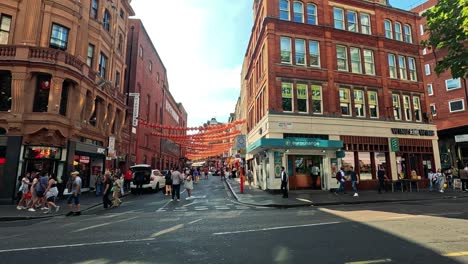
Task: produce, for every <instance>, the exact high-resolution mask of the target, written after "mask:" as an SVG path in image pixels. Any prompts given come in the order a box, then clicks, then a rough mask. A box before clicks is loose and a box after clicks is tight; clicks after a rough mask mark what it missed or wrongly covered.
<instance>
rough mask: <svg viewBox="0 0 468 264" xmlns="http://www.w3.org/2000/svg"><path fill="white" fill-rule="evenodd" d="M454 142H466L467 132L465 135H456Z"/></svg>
mask: <svg viewBox="0 0 468 264" xmlns="http://www.w3.org/2000/svg"><path fill="white" fill-rule="evenodd" d="M455 142H468V134H465V135H456V136H455Z"/></svg>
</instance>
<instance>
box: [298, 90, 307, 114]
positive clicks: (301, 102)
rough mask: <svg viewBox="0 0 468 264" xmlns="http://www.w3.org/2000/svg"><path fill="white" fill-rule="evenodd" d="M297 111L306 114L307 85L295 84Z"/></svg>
mask: <svg viewBox="0 0 468 264" xmlns="http://www.w3.org/2000/svg"><path fill="white" fill-rule="evenodd" d="M297 110H298V111H299V112H302V113H307V112H308V111H307V85H306V84H297Z"/></svg>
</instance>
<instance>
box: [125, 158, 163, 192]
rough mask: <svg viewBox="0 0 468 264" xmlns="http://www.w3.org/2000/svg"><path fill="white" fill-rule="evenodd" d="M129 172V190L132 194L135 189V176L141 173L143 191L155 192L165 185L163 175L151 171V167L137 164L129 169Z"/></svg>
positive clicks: (157, 171) (153, 170)
mask: <svg viewBox="0 0 468 264" xmlns="http://www.w3.org/2000/svg"><path fill="white" fill-rule="evenodd" d="M130 170H131V171H132V181H131V182H130V189H131V191H132V193H134V192H135V191H136V188H137V186H136V184H135V175H137V174H138V173H143V175H144V181H143V189H151V190H152V191H154V192H157V191H158V190H159V189H162V188H164V187H165V185H166V179H165V178H164V175H162V173H161V172H160V171H159V170H155V169H152V168H151V165H148V164H137V165H135V166H132V167H130Z"/></svg>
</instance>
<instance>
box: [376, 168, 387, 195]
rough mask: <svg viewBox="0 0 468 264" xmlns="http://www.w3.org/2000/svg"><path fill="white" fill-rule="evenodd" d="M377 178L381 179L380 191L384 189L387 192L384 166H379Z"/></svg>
mask: <svg viewBox="0 0 468 264" xmlns="http://www.w3.org/2000/svg"><path fill="white" fill-rule="evenodd" d="M377 178H378V179H379V193H382V190H385V192H387V189H386V188H385V169H384V168H383V167H382V166H379V170H378V171H377Z"/></svg>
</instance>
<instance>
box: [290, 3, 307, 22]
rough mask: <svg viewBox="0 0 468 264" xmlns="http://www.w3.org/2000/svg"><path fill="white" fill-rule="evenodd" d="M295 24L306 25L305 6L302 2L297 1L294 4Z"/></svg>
mask: <svg viewBox="0 0 468 264" xmlns="http://www.w3.org/2000/svg"><path fill="white" fill-rule="evenodd" d="M293 12H294V18H293V21H294V22H300V23H304V5H303V4H302V3H301V2H297V1H295V2H294V4H293Z"/></svg>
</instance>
